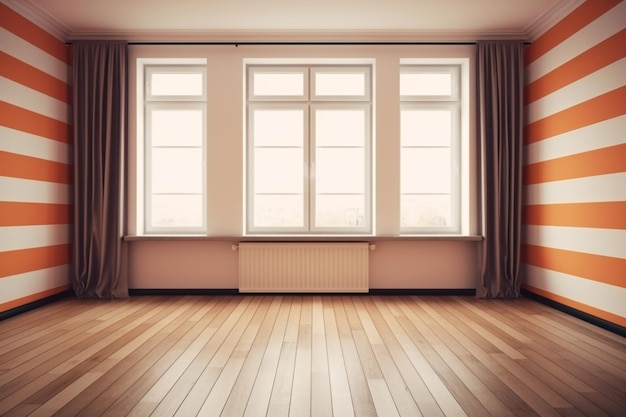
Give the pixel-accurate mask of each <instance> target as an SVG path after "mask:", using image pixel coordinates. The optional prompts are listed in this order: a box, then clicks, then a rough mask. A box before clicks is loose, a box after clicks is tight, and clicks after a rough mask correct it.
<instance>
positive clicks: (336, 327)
mask: <svg viewBox="0 0 626 417" xmlns="http://www.w3.org/2000/svg"><path fill="white" fill-rule="evenodd" d="M0 415H1V416H4V417H9V416H27V415H30V416H51V415H56V416H63V417H66V416H88V417H95V416H127V415H128V416H184V417H186V416H195V415H201V416H224V417H237V416H246V417H251V416H270V417H281V416H335V417H350V416H380V417H393V416H407V417H416V416H420V415H422V416H426V417H431V416H466V415H467V416H479V417H487V416H494V417H502V416H542V417H544V416H619V417H623V416H626V340H625V339H624V338H623V337H621V336H618V335H616V334H613V333H610V332H608V331H605V330H603V329H600V328H597V327H594V326H593V325H590V324H588V323H585V322H582V321H579V320H578V319H575V318H573V317H571V316H567V315H565V314H563V313H560V312H558V311H556V310H553V309H550V308H549V307H546V306H544V305H541V304H538V303H536V302H534V301H531V300H527V299H519V300H507V301H504V300H499V301H496V300H477V299H475V298H472V297H452V296H450V297H435V296H427V297H414V296H402V297H397V296H380V297H377V296H219V297H206V296H185V297H157V296H154V297H133V298H130V299H126V300H114V301H110V300H109V301H99V300H74V299H66V300H62V301H58V302H56V303H54V304H50V305H48V306H45V307H42V308H39V309H37V310H34V311H31V312H29V313H25V314H22V315H19V316H16V317H13V318H10V319H7V320H4V321H1V322H0Z"/></svg>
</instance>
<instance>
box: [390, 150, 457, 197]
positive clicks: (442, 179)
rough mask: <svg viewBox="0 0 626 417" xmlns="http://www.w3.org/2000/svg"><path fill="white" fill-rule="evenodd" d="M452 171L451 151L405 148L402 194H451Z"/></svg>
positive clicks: (402, 158) (402, 163) (402, 161)
mask: <svg viewBox="0 0 626 417" xmlns="http://www.w3.org/2000/svg"><path fill="white" fill-rule="evenodd" d="M450 171H451V165H450V149H428V148H403V149H402V155H401V169H400V175H401V179H400V181H401V184H400V186H401V192H402V193H449V192H450V190H451V173H450Z"/></svg>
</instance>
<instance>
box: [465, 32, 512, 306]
mask: <svg viewBox="0 0 626 417" xmlns="http://www.w3.org/2000/svg"><path fill="white" fill-rule="evenodd" d="M476 58H477V60H476V61H477V71H476V74H477V84H476V90H477V99H478V106H477V113H478V135H479V141H478V142H479V146H480V147H481V150H480V153H479V154H480V156H481V164H480V165H481V170H482V172H481V179H482V184H481V199H482V207H483V217H482V229H483V237H484V239H483V245H482V251H481V256H482V264H481V276H480V283H479V285H478V288H477V291H476V295H477V296H478V297H481V298H516V297H519V294H520V245H521V207H522V201H521V200H522V126H523V100H522V93H523V43H522V41H480V42H478V44H477V57H476Z"/></svg>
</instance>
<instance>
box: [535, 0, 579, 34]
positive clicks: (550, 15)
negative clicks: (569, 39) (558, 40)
mask: <svg viewBox="0 0 626 417" xmlns="http://www.w3.org/2000/svg"><path fill="white" fill-rule="evenodd" d="M584 2H585V0H561V1H559V2H557V3H555V4H554V6H552V7H551V8H550V9H548V10H547V11H546V12H545V13H544V14H542V15H541V16H539V17H538V18H537V19H535V21H534V22H532V23H531V24H530V25H528V27H527V28H526V33H527V34H528V40H529V41H530V42H534V41H536V40H537V38H539V37H540V36H541V35H543V34H544V33H545V32H546V31H547V30H548V29H550V28H551V27H552V26H554V25H555V24H557V23H558V22H560V21H561V20H562V19H563V18H564V17H565V16H567V15H568V14H570V13H571V12H573V11H574V10H575V9H577V8H578V7H579V6H580V5H581V4H583V3H584Z"/></svg>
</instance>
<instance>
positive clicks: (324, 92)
mask: <svg viewBox="0 0 626 417" xmlns="http://www.w3.org/2000/svg"><path fill="white" fill-rule="evenodd" d="M315 95H316V96H364V95H365V74H364V73H362V72H357V73H345V72H338V73H332V72H316V73H315Z"/></svg>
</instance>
